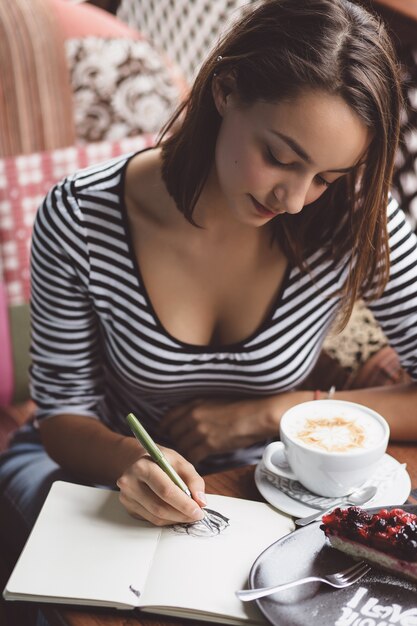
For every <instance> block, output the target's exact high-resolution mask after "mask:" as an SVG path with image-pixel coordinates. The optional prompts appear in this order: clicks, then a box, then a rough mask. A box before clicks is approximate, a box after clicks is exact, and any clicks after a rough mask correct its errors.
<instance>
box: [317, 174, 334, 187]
mask: <svg viewBox="0 0 417 626" xmlns="http://www.w3.org/2000/svg"><path fill="white" fill-rule="evenodd" d="M316 181H317V184H318V185H321V186H322V187H330V185H331V183H329V181H327V180H325V179H324V178H323V177H322V176H316Z"/></svg>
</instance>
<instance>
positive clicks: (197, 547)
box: [3, 482, 294, 624]
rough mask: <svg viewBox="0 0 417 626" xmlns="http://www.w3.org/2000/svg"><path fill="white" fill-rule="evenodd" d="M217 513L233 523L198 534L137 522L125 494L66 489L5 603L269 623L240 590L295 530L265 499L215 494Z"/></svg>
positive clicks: (46, 510) (211, 503)
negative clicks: (259, 561)
mask: <svg viewBox="0 0 417 626" xmlns="http://www.w3.org/2000/svg"><path fill="white" fill-rule="evenodd" d="M208 508H210V509H214V510H216V511H219V512H220V513H221V514H222V515H223V516H224V517H225V518H228V520H229V522H228V524H229V525H228V526H226V524H224V525H225V528H224V529H223V530H222V531H221V532H220V534H218V535H215V536H193V535H190V534H186V533H185V532H184V527H166V528H163V529H161V528H157V527H155V526H152V525H150V524H149V523H147V522H142V521H138V520H135V519H133V518H131V517H130V516H129V515H128V513H127V512H126V511H125V510H124V509H123V507H122V506H121V504H120V503H119V499H118V494H117V492H115V491H110V490H107V489H98V488H94V487H86V486H83V485H74V484H71V483H65V482H56V483H54V484H53V486H52V488H51V490H50V492H49V495H48V497H47V499H46V501H45V504H44V506H43V508H42V511H41V513H40V515H39V517H38V520H37V522H36V524H35V526H34V528H33V531H32V533H31V535H30V537H29V539H28V541H27V543H26V546H25V548H24V550H23V552H22V554H21V556H20V558H19V560H18V562H17V564H16V566H15V569H14V571H13V573H12V575H11V577H10V579H9V581H8V583H7V585H6V588H5V590H4V592H3V596H4V598H5V599H6V600H29V601H38V602H55V603H65V604H77V605H88V606H100V607H115V608H119V609H133V608H140V609H142V610H143V611H148V612H151V613H159V614H162V615H175V616H178V617H184V618H194V619H200V620H209V621H213V622H219V623H224V624H243V623H245V622H246V623H248V622H249V623H250V624H258V623H259V624H264V623H265V621H264V619H263V617H262V616H261V614H260V612H259V611H258V610H257V608H256V607H255V606H253V605H247V604H243V603H242V602H240V601H239V600H238V599H237V598H236V597H235V595H234V592H235V590H236V589H242V588H244V587H245V585H246V582H247V578H248V574H249V570H250V568H251V565H252V563H253V562H254V560H255V559H256V557H257V556H258V555H259V554H260V553H261V552H262V551H263V550H264V549H265V548H266V547H267V546H269V545H270V544H272V543H273V542H274V541H276V540H277V539H278V538H279V537H281V536H283V535H285V534H287V533H289V532H290V531H292V530H293V528H294V524H293V522H292V520H291V519H290V518H289V517H287V516H285V515H282V514H280V513H278V512H277V511H275V510H274V509H273V508H272V507H270V506H269V505H268V504H264V503H261V502H252V501H249V500H241V499H238V498H229V497H225V496H216V495H209V496H208ZM40 563H41V564H42V567H39V564H40ZM280 567H282V564H281V563H277V568H280Z"/></svg>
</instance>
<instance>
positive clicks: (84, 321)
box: [31, 155, 417, 469]
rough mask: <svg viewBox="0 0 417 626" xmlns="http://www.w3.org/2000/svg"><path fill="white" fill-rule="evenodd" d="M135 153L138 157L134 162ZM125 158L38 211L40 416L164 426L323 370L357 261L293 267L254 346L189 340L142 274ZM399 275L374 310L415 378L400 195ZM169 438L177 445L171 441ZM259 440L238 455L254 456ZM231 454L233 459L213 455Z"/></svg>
mask: <svg viewBox="0 0 417 626" xmlns="http://www.w3.org/2000/svg"><path fill="white" fill-rule="evenodd" d="M131 156H132V155H130V157H131ZM130 157H129V156H124V157H122V158H117V159H115V160H113V161H110V162H107V163H104V164H102V165H100V166H98V167H94V168H89V169H87V170H82V171H80V172H77V173H76V174H74V175H73V176H71V177H68V178H66V179H65V180H64V181H63V182H62V183H60V184H58V185H57V186H55V187H54V188H53V189H52V190H51V191H50V192H49V194H48V196H47V197H46V198H45V200H44V202H43V204H42V206H41V207H40V209H39V212H38V215H37V219H36V223H35V227H34V233H33V243H32V305H31V306H32V368H31V385H32V397H33V399H34V400H35V402H36V403H37V405H38V407H39V408H38V412H37V419H38V420H41V419H44V418H47V417H49V416H52V415H55V414H57V413H74V414H80V415H86V416H91V417H92V418H96V419H100V420H102V421H103V422H104V423H105V424H107V425H108V426H109V427H110V428H111V429H113V430H115V431H117V432H121V433H124V434H129V429H128V428H127V427H126V423H125V416H126V414H127V413H128V412H130V411H133V412H134V413H136V414H137V415H138V416H140V418H141V420H142V421H143V423H144V425H145V426H146V427H147V428H148V429H149V430H150V432H151V433H152V432H155V426H156V424H157V423H158V421H159V420H160V418H161V417H162V416H163V415H164V414H165V413H166V412H167V411H168V410H169V409H171V408H172V407H174V406H177V405H179V404H183V403H185V402H187V401H189V400H191V399H193V398H196V397H197V398H200V397H205V398H207V397H213V398H225V399H233V398H234V399H242V398H249V397H250V398H253V397H261V396H266V395H270V394H275V393H279V392H283V391H287V390H290V389H294V388H295V387H296V386H297V385H299V384H300V383H301V382H302V381H303V380H304V379H305V377H306V376H307V375H308V373H309V372H310V370H311V369H312V367H313V366H314V364H315V362H316V360H317V358H318V355H319V352H320V349H321V346H322V343H323V340H324V338H325V336H326V334H327V332H328V330H329V327H330V326H331V324H332V322H333V321H334V319H335V316H336V314H337V312H338V308H339V300H338V297H336V296H335V295H334V293H335V291H336V290H337V288H339V287H341V286H342V285H343V283H344V281H345V278H346V272H347V271H348V269H347V264H345V265H344V266H338V267H336V265H335V263H334V262H333V261H332V260H331V259H330V258H329V257H328V256H327V255H326V254H325V253H324V252H322V251H319V252H316V253H315V254H314V255H313V257H311V258H310V266H311V268H312V275H313V277H314V280H312V276H311V275H309V274H302V273H301V272H300V271H299V270H298V268H296V267H293V268H289V269H288V271H287V274H286V276H285V278H284V281H283V285H282V288H281V290H280V293H279V295H278V297H277V300H276V302H275V304H274V306H273V308H272V311H271V312H270V315H269V316H268V318H267V319H266V320H265V321H264V322H263V323H262V325H261V327H260V328H258V330H257V331H256V332H255V333H253V334H252V335H251V336H250V337H249V338H247V339H246V340H245V341H241V342H239V343H235V344H233V345H228V346H222V347H221V348H219V347H215V348H211V347H205V346H197V345H190V344H187V343H184V342H181V341H178V340H177V339H175V338H174V337H172V336H171V335H170V334H169V333H168V332H167V331H166V330H165V329H164V328H163V326H162V325H161V323H160V321H159V320H158V317H157V315H156V314H155V311H154V310H153V307H152V304H151V302H150V301H149V298H148V295H147V293H146V289H145V287H144V284H143V281H142V279H141V274H140V268H138V266H137V261H136V257H135V254H134V250H133V246H132V242H131V239H130V235H129V229H128V221H127V215H126V209H125V206H124V201H123V198H124V175H125V171H126V165H127V163H128V160H129V158H130ZM388 211H389V231H390V250H391V276H390V280H389V283H388V285H387V287H386V290H385V292H384V294H383V297H381V298H380V299H379V300H377V301H375V302H374V303H372V305H371V309H372V311H373V312H374V315H375V316H376V318H377V320H378V321H379V322H380V323H381V325H382V328H383V330H384V332H385V333H386V335H387V336H388V338H389V340H390V342H391V344H392V345H393V346H394V347H395V348H396V349H397V351H398V353H399V355H400V358H401V363H402V365H403V366H404V367H405V368H406V369H407V370H408V372H409V373H410V374H411V376H412V377H413V378H414V379H415V380H417V246H416V238H415V236H414V234H413V233H412V232H411V230H410V228H409V226H408V224H407V222H406V220H405V218H404V214H403V213H402V212H401V210H400V209H399V208H398V207H397V205H396V203H395V201H394V200H392V201H391V202H390V205H389V207H388ZM161 443H165V445H170V444H169V441H164V442H161ZM259 449H260V448H259V446H254V447H252V448H250V449H248V450H240V451H237V452H236V453H235V454H234V455H228V456H227V460H228V462H230V464H233V463H239V462H250V461H253V460H255V459H256V458H257V456H258V455H259ZM223 461H225V457H223V456H222V457H218V458H217V459H213V469H215V467H216V462H223Z"/></svg>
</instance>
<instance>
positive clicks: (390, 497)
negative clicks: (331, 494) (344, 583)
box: [255, 454, 411, 517]
mask: <svg viewBox="0 0 417 626" xmlns="http://www.w3.org/2000/svg"><path fill="white" fill-rule="evenodd" d="M278 469H279V468H278ZM255 484H256V486H257V488H258V489H259V491H260V493H261V495H262V496H263V497H264V498H265V500H266V501H267V502H269V504H272V506H274V507H275V508H277V509H279V510H280V511H282V512H283V513H287V514H288V515H293V516H295V517H304V516H305V515H310V514H311V513H314V512H315V511H318V510H320V509H325V508H331V507H332V506H338V504H337V503H336V501H337V499H336V498H322V497H319V496H315V495H314V494H312V493H311V492H310V491H308V490H307V489H305V488H304V487H303V486H302V485H301V484H300V483H299V482H297V481H292V480H289V479H286V478H284V477H280V476H275V474H272V473H271V472H269V471H268V470H267V469H266V468H265V467H264V465H263V463H262V461H261V462H260V463H258V465H257V466H256V469H255ZM366 484H367V485H375V486H376V487H378V491H377V492H376V494H375V496H374V497H373V498H372V500H369V502H367V503H366V506H367V507H375V506H389V505H396V504H398V505H399V504H404V502H405V501H406V500H407V498H408V496H409V495H410V491H411V480H410V476H409V475H408V473H407V470H406V469H405V467H404V466H403V465H401V464H400V463H399V462H398V461H396V460H395V459H394V458H393V457H392V456H390V455H389V454H384V456H383V458H382V459H381V461H380V463H379V465H378V468H377V470H376V472H375V473H374V475H373V476H372V478H370V479H369V480H368V481H367V483H366ZM280 487H282V488H285V491H286V493H284V492H283V491H282V489H281V488H280ZM288 493H292V495H293V497H291V496H290V495H288ZM312 505H314V506H312Z"/></svg>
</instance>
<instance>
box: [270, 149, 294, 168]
mask: <svg viewBox="0 0 417 626" xmlns="http://www.w3.org/2000/svg"><path fill="white" fill-rule="evenodd" d="M266 156H267V159H268V161H269V163H272V165H278V167H290V166H291V163H283V162H282V161H279V160H278V159H277V158H276V157H275V156H274V155H273V153H272V151H271V149H270V148H267V151H266Z"/></svg>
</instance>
